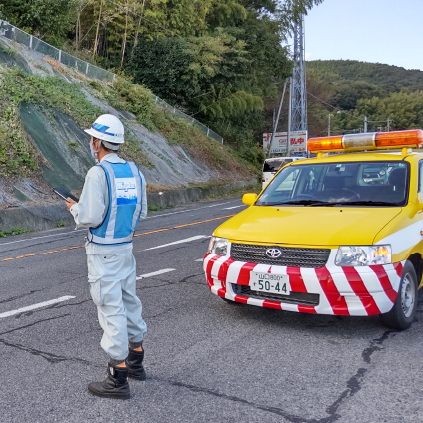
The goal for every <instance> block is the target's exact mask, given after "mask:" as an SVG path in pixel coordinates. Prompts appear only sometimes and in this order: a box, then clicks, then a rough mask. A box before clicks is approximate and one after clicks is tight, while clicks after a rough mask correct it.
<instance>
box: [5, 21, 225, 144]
mask: <svg viewBox="0 0 423 423" xmlns="http://www.w3.org/2000/svg"><path fill="white" fill-rule="evenodd" d="M0 37H4V38H7V39H8V40H11V41H14V42H16V43H18V44H23V45H25V46H27V47H28V48H29V49H31V50H34V51H37V52H39V53H41V54H45V55H46V56H49V57H51V58H53V59H54V60H57V61H58V62H60V63H62V64H63V65H65V66H68V67H70V68H72V69H75V70H76V71H78V72H81V73H83V74H85V75H87V76H88V77H90V78H93V79H98V80H100V81H108V82H113V81H114V80H115V79H116V74H114V73H112V72H109V71H106V70H104V69H102V68H99V67H98V66H94V65H92V64H91V63H88V62H85V61H84V60H81V59H78V58H77V57H74V56H72V55H70V54H68V53H65V52H64V51H62V50H60V49H58V48H56V47H53V46H51V45H50V44H47V43H46V42H44V41H42V40H40V39H39V38H37V37H34V36H33V35H31V34H28V33H27V32H25V31H22V30H21V29H19V28H17V27H15V26H13V25H11V24H10V23H9V22H7V21H3V20H0ZM155 101H156V104H157V105H158V106H159V107H161V108H163V109H166V110H169V111H170V112H171V113H173V114H175V115H176V116H179V117H180V118H182V119H185V120H187V121H188V122H190V123H192V124H193V125H195V126H196V127H197V128H198V129H199V130H200V131H201V132H203V133H204V134H205V135H206V136H208V137H210V138H212V139H214V140H216V141H218V142H220V143H221V144H223V138H222V137H221V136H220V135H219V134H216V132H214V131H212V130H211V129H210V128H208V127H207V126H205V125H203V124H202V123H201V122H199V121H198V120H197V119H194V118H193V117H191V116H189V115H187V114H186V113H183V112H181V111H180V110H178V109H176V108H175V107H173V106H171V105H170V104H168V103H166V102H165V101H164V100H162V99H161V98H159V97H157V96H155Z"/></svg>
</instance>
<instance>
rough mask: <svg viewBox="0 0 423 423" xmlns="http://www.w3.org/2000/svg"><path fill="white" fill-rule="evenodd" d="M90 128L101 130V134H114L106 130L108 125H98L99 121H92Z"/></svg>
mask: <svg viewBox="0 0 423 423" xmlns="http://www.w3.org/2000/svg"><path fill="white" fill-rule="evenodd" d="M92 128H93V129H95V130H96V131H98V132H101V133H102V134H105V135H111V136H112V137H114V136H115V134H112V133H111V132H106V131H107V130H108V129H109V128H110V126H106V125H100V124H99V123H93V126H92Z"/></svg>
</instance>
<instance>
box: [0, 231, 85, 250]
mask: <svg viewBox="0 0 423 423" xmlns="http://www.w3.org/2000/svg"><path fill="white" fill-rule="evenodd" d="M81 231H87V230H86V229H75V230H73V231H68V232H60V233H59V234H52V235H44V236H37V237H35V238H25V239H19V240H17V241H11V242H2V243H0V247H3V245H10V244H16V243H18V242H25V241H34V240H36V239H42V238H50V237H52V236H60V235H68V234H74V233H75V232H81Z"/></svg>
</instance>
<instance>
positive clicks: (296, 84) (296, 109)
mask: <svg viewBox="0 0 423 423" xmlns="http://www.w3.org/2000/svg"><path fill="white" fill-rule="evenodd" d="M304 61H305V59H304V15H302V16H301V18H300V21H299V23H297V24H295V26H294V70H293V78H292V79H293V81H292V103H291V108H292V122H291V123H292V128H291V129H292V130H293V131H306V130H307V97H306V82H305V63H304Z"/></svg>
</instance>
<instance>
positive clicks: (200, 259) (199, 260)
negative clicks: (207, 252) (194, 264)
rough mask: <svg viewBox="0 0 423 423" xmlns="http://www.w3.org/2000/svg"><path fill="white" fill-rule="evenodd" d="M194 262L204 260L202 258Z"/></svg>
mask: <svg viewBox="0 0 423 423" xmlns="http://www.w3.org/2000/svg"><path fill="white" fill-rule="evenodd" d="M194 261H203V259H202V258H200V259H197V260H194Z"/></svg>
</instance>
